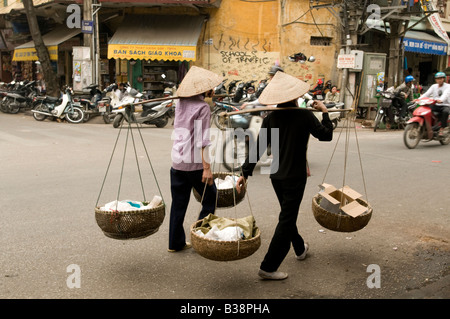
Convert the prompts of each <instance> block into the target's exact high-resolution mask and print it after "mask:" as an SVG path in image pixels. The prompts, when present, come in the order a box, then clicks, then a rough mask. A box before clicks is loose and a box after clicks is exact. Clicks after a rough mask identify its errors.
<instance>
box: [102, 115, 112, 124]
mask: <svg viewBox="0 0 450 319" xmlns="http://www.w3.org/2000/svg"><path fill="white" fill-rule="evenodd" d="M103 122H105V124H111V117H110V116H109V113H104V114H103Z"/></svg>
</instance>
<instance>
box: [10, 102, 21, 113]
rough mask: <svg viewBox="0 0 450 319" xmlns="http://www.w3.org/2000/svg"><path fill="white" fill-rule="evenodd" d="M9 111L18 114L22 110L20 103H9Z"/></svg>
mask: <svg viewBox="0 0 450 319" xmlns="http://www.w3.org/2000/svg"><path fill="white" fill-rule="evenodd" d="M8 108H9V113H11V114H17V113H19V111H20V105H19V104H18V103H14V102H13V103H9V105H8Z"/></svg>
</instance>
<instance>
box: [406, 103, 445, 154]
mask: <svg viewBox="0 0 450 319" xmlns="http://www.w3.org/2000/svg"><path fill="white" fill-rule="evenodd" d="M416 103H417V104H416V105H413V106H411V107H416V106H417V108H416V109H415V110H414V112H413V117H412V118H411V119H410V120H409V121H408V122H406V127H405V131H404V133H403V141H404V143H405V145H406V147H407V148H410V149H413V148H415V147H416V146H417V145H418V144H419V142H420V140H424V141H425V142H429V141H433V140H435V141H439V142H440V143H441V144H442V145H447V144H449V143H450V127H449V126H447V127H446V128H445V129H444V134H443V135H442V136H440V135H439V129H440V127H441V123H440V121H439V120H438V118H437V116H436V114H435V112H433V111H432V110H431V107H432V106H433V105H434V104H436V100H435V99H431V98H427V97H424V98H419V99H418V100H417V101H416ZM447 123H448V125H450V120H449V119H447Z"/></svg>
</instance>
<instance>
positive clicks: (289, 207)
mask: <svg viewBox="0 0 450 319" xmlns="http://www.w3.org/2000/svg"><path fill="white" fill-rule="evenodd" d="M308 90H309V85H308V84H307V83H305V82H303V81H301V80H299V79H297V78H295V77H293V76H291V75H288V74H286V73H284V72H277V73H276V74H275V76H274V77H273V79H272V80H271V81H270V83H269V84H268V85H267V87H266V88H265V89H264V91H263V92H262V93H261V96H260V97H259V101H260V102H261V103H262V104H265V105H277V107H280V108H288V110H279V111H277V110H274V111H272V112H271V113H270V114H269V115H268V116H267V117H266V118H264V120H263V123H262V126H261V130H260V132H259V135H258V140H257V142H256V149H257V159H258V160H259V158H260V157H261V155H262V154H264V151H265V148H264V147H262V148H261V149H259V148H260V142H259V141H260V140H262V141H267V143H266V146H269V145H270V147H271V150H272V155H273V161H272V165H271V168H270V178H271V182H272V186H273V189H274V190H275V194H276V196H277V198H278V201H279V203H280V206H281V212H280V215H279V219H278V224H277V226H276V229H275V232H274V235H273V237H272V240H271V242H270V246H269V249H268V251H267V253H266V255H265V257H264V260H263V261H262V263H261V265H260V270H259V272H258V274H259V276H260V277H262V278H264V279H273V280H281V279H285V278H287V276H288V274H287V273H285V272H281V271H278V268H279V266H280V265H281V263H282V262H283V260H284V258H285V257H286V255H287V254H288V252H289V250H290V247H291V244H292V246H293V248H294V252H295V255H296V258H297V259H298V260H303V259H305V258H306V253H307V251H308V244H305V242H304V240H303V238H302V236H301V235H300V234H299V233H298V229H297V216H298V211H299V208H300V203H301V201H302V198H303V193H304V190H305V186H306V179H307V166H306V150H307V145H308V140H309V136H310V135H313V136H314V137H315V138H317V139H319V140H320V141H331V140H332V138H333V125H332V123H331V121H330V118H329V116H328V111H327V108H326V106H325V105H324V104H323V103H322V102H321V101H316V102H315V104H314V108H316V109H317V110H319V111H322V112H323V117H322V123H320V122H319V120H318V119H317V118H316V116H314V114H313V113H312V112H311V111H309V110H306V109H303V108H299V107H298V105H297V99H298V98H299V97H301V96H303V95H304V94H305V93H307V92H308ZM290 108H292V110H291V109H290ZM250 149H251V148H250ZM249 155H250V152H249ZM249 158H253V157H249V156H247V159H246V161H245V163H244V165H243V166H242V176H241V177H240V178H239V180H238V182H237V184H238V185H237V186H236V189H237V190H238V191H240V190H241V187H242V185H245V183H246V180H247V178H248V177H249V176H251V175H252V173H253V169H254V168H255V166H256V162H255V163H253V162H250V161H249Z"/></svg>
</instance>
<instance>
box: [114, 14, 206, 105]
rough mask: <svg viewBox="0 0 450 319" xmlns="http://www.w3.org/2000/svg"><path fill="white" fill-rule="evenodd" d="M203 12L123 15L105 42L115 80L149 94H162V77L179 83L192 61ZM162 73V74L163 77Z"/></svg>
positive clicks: (164, 79)
mask: <svg viewBox="0 0 450 319" xmlns="http://www.w3.org/2000/svg"><path fill="white" fill-rule="evenodd" d="M204 19H205V18H204V17H203V16H191V15H160V16H158V15H151V16H150V15H130V16H126V17H125V18H124V20H123V23H121V25H120V26H119V27H118V29H117V30H116V32H115V33H114V35H113V36H112V38H111V39H110V40H109V42H108V59H115V63H116V66H115V70H116V82H130V83H131V85H132V86H133V87H134V88H136V89H137V90H139V91H143V92H145V93H146V94H147V95H150V96H155V97H158V96H162V94H163V91H164V85H163V82H164V81H170V82H174V83H179V82H180V80H181V79H182V78H183V77H184V75H185V73H186V72H187V70H188V68H189V63H191V62H193V61H196V59H197V55H198V49H197V44H198V40H199V37H200V34H201V32H202V27H203V22H204ZM164 76H165V77H164Z"/></svg>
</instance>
